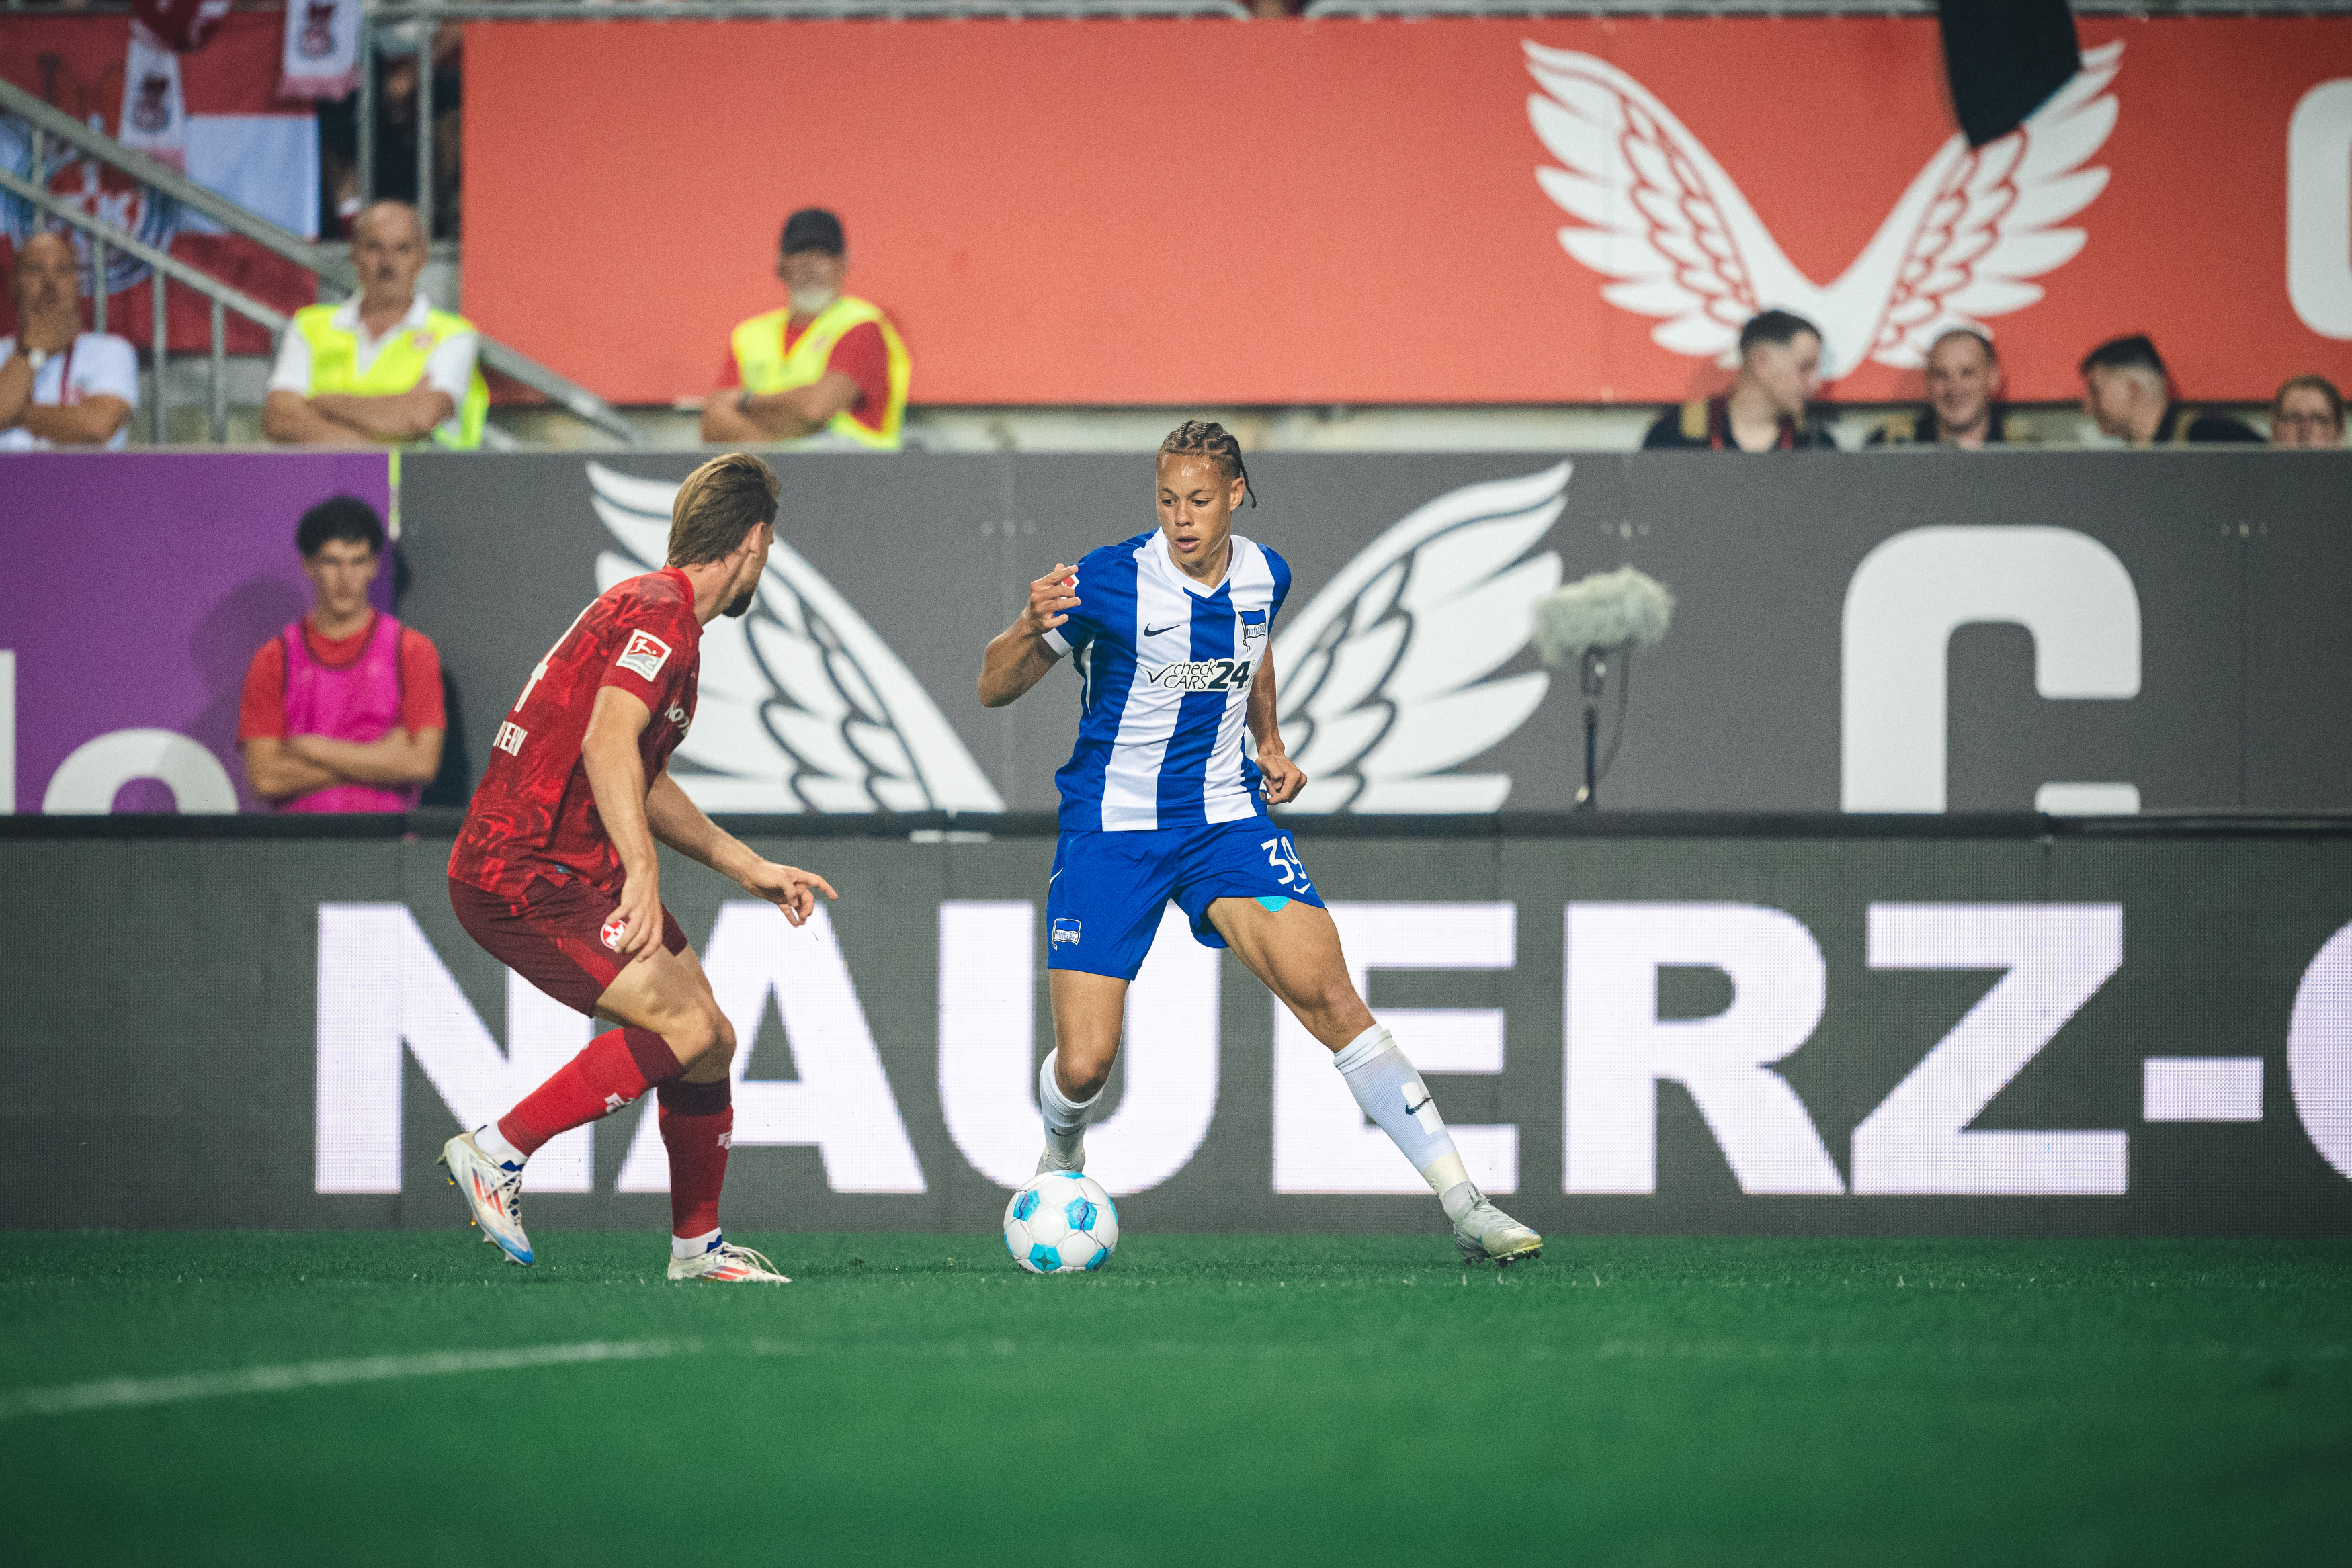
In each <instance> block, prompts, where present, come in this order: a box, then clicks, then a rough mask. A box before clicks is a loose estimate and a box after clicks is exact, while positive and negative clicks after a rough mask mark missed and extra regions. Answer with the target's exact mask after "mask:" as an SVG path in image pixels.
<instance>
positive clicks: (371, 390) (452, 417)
mask: <svg viewBox="0 0 2352 1568" xmlns="http://www.w3.org/2000/svg"><path fill="white" fill-rule="evenodd" d="M429 254H430V252H429V247H427V246H426V245H425V231H424V230H423V229H421V228H419V227H418V226H417V223H416V209H415V207H412V206H410V205H409V204H407V203H405V202H378V203H376V204H374V205H373V206H372V207H370V208H368V209H367V210H366V211H365V212H363V213H362V214H360V215H359V218H358V220H357V221H356V222H355V223H353V224H352V267H353V268H354V269H355V270H356V271H357V272H358V273H359V275H360V292H359V297H358V298H355V299H346V300H344V301H343V302H342V303H341V305H310V306H306V307H304V308H302V309H300V310H297V311H296V312H295V313H294V319H293V320H291V321H289V322H288V323H287V326H286V331H285V333H284V335H283V336H281V337H280V338H279V339H278V363H277V364H276V365H275V366H274V367H272V369H271V370H270V372H269V397H268V401H267V402H264V403H263V404H262V406H261V430H262V434H265V435H267V436H268V437H269V439H270V440H272V441H279V442H285V443H287V444H292V445H309V446H358V445H366V444H371V443H386V444H394V443H399V442H404V441H423V440H425V438H426V437H428V436H429V437H431V438H432V440H433V441H434V442H435V443H436V444H439V445H442V446H454V447H465V448H471V447H476V446H479V445H480V444H482V424H483V421H484V419H485V417H486V416H487V415H488V412H489V406H490V389H489V387H488V383H486V382H484V381H483V380H482V372H481V371H479V370H478V369H476V368H475V364H474V361H475V357H476V355H477V354H478V352H479V351H480V349H481V346H482V336H481V333H480V332H479V331H478V330H476V329H475V327H474V324H473V323H472V322H471V321H468V320H467V319H465V318H464V317H463V316H455V315H452V314H450V313H449V312H448V311H446V310H436V309H435V308H433V302H432V301H431V300H430V299H427V298H425V295H424V294H423V293H422V292H421V291H420V290H419V289H418V288H417V287H416V279H417V276H418V274H420V273H422V272H423V271H424V270H425V258H426V256H428V255H429Z"/></svg>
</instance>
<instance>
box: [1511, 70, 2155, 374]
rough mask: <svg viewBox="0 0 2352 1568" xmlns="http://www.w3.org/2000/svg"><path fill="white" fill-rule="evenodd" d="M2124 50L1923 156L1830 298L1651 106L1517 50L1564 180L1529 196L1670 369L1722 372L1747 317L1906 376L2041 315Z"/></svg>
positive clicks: (1668, 117)
mask: <svg viewBox="0 0 2352 1568" xmlns="http://www.w3.org/2000/svg"><path fill="white" fill-rule="evenodd" d="M1526 48H1527V54H1528V70H1529V71H1531V72H1532V73H1533V74H1534V76H1535V78H1536V82H1537V84H1538V86H1540V87H1541V88H1542V89H1543V91H1541V92H1539V93H1536V94H1533V95H1531V96H1530V97H1529V98H1528V120H1530V121H1531V122H1532V123H1533V125H1534V127H1535V131H1536V134H1537V136H1538V137H1540V138H1541V139H1542V141H1543V144H1544V145H1545V146H1546V147H1547V148H1549V150H1550V152H1551V154H1552V156H1553V157H1555V158H1557V159H1559V162H1560V163H1561V164H1563V165H1564V167H1561V168H1551V167H1548V166H1547V167H1541V168H1538V169H1537V171H1536V180H1537V182H1538V183H1539V184H1541V185H1542V186H1543V188H1544V193H1545V194H1547V195H1549V197H1551V199H1552V200H1553V201H1555V202H1557V203H1559V205H1560V206H1561V208H1562V209H1564V210H1565V211H1566V212H1567V213H1568V214H1569V215H1570V217H1573V218H1575V219H1577V220H1578V221H1579V222H1580V223H1581V224H1583V225H1586V226H1584V227H1581V228H1563V229H1561V230H1560V231H1559V243H1560V245H1561V246H1563V247H1565V248H1566V250H1567V251H1568V254H1569V255H1570V256H1574V257H1575V258H1576V259H1577V260H1578V261H1579V262H1581V263H1582V264H1583V265H1584V266H1586V267H1590V268H1591V269H1592V270H1593V271H1594V272H1597V273H1599V274H1601V276H1602V277H1609V278H1614V279H1616V281H1615V282H1612V283H1611V284H1609V285H1608V286H1607V287H1603V288H1602V289H1601V298H1604V299H1606V300H1608V301H1609V303H1611V304H1612V305H1614V306H1617V307H1619V308H1622V309H1625V310H1631V311H1633V312H1634V313H1636V314H1637V315H1643V316H1658V317H1664V324H1663V325H1661V326H1659V327H1658V328H1657V329H1655V330H1654V331H1653V332H1652V333H1651V334H1650V335H1651V337H1652V338H1653V339H1654V340H1655V341H1656V342H1657V344H1658V346H1659V347H1660V348H1663V349H1668V350H1673V351H1674V352H1675V353H1678V354H1693V355H1702V356H1708V357H1724V356H1727V355H1728V354H1730V353H1731V352H1732V351H1733V350H1734V349H1735V348H1736V346H1737V344H1738V340H1739V328H1740V324H1741V323H1742V322H1744V321H1746V320H1747V319H1748V318H1749V317H1750V316H1753V315H1755V314H1756V313H1757V312H1758V311H1759V310H1766V309H1772V308H1780V309H1786V310H1794V311H1796V312H1797V313H1798V314H1799V315H1801V316H1803V317H1806V318H1808V319H1811V320H1812V321H1814V322H1816V323H1818V324H1819V325H1820V327H1821V329H1822V332H1823V333H1824V334H1826V336H1827V341H1826V342H1825V343H1824V344H1823V353H1822V359H1823V371H1824V373H1825V374H1827V375H1828V376H1830V377H1832V379H1834V378H1835V377H1838V376H1842V375H1844V374H1846V373H1847V372H1848V371H1853V370H1854V369H1856V368H1858V367H1859V366H1860V365H1861V364H1862V363H1863V361H1864V360H1875V361H1878V362H1879V363H1880V364H1882V365H1891V366H1893V367H1895V368H1896V369H1898V370H1910V369H1913V368H1916V366H1918V365H1919V364H1920V363H1922V362H1923V361H1925V359H1926V357H1927V350H1928V348H1929V347H1930V346H1931V345H1932V344H1933V342H1934V340H1935V337H1936V334H1937V332H1938V331H1940V330H1942V329H1944V328H1945V327H1947V326H1949V325H1951V324H1954V323H1956V322H1960V321H1971V320H1978V321H1980V320H1982V319H1985V318H1987V317H1990V316H1999V315H2003V314H2005V313H2007V312H2009V311H2011V310H2018V309H2021V308H2024V307H2026V306H2028V305H2031V304H2032V303H2033V302H2034V301H2035V300H2037V299H2039V298H2042V287H2041V286H2040V285H2039V284H2036V283H2032V282H2029V281H2027V280H2028V279H2030V278H2034V277H2041V276H2042V274H2043V273H2046V272H2048V271H2050V270H2052V269H2053V267H2060V266H2063V264H2065V263H2066V262H2067V261H2069V260H2071V259H2073V257H2074V253H2075V252H2076V251H2078V250H2081V249H2082V248H2083V231H2082V230H2080V229H2074V228H2062V227H2059V226H2057V225H2060V224H2062V223H2063V222H2064V221H2065V220H2066V219H2068V218H2071V217H2073V216H2074V214H2077V213H2079V212H2081V211H2082V210H2083V209H2084V207H2085V206H2088V205H2089V204H2090V203H2091V200H2092V198H2094V197H2095V196H2096V195H2097V194H2098V193H2100V191H2102V190H2103V189H2105V186H2106V183H2107V172H2106V171H2105V169H2099V168H2086V167H2084V164H2085V163H2086V162H2088V161H2089V159H2090V158H2091V157H2092V155H2093V154H2095V152H2098V150H2099V148H2100V147H2101V146H2102V145H2104V144H2105V141H2106V140H2107V133H2108V132H2109V131H2113V130H2114V129H2115V124H2116V99H2115V95H2114V94H2112V93H2109V92H2108V91H2107V90H2106V89H2107V85H2108V84H2109V83H2110V82H2112V81H2114V80H2115V77H2116V70H2117V68H2118V66H2119V62H2120V61H2121V60H2122V57H2123V45H2122V44H2121V43H2112V44H2107V45H2104V46H2102V47H2099V48H2095V49H2093V50H2091V51H2090V52H2089V53H2087V54H2085V55H2084V57H2083V68H2082V70H2081V71H2079V72H2078V73H2076V75H2075V76H2074V79H2073V80H2071V81H2069V82H2068V83H2067V84H2066V85H2065V86H2064V87H2063V88H2061V89H2059V90H2058V93H2057V95H2056V96H2055V97H2053V99H2051V100H2050V101H2049V102H2048V103H2045V104H2043V105H2042V108H2041V109H2039V110H2036V111H2035V112H2034V114H2033V115H2032V118H2031V119H2029V120H2026V122H2025V123H2024V124H2023V125H2021V126H2020V127H2019V128H2018V129H2017V130H2015V131H2011V132H2010V133H2009V134H2008V135H2007V136H2004V137H2002V138H2001V139H2000V141H1994V142H1991V143H1989V144H1988V145H1986V146H1984V147H1980V148H1976V149H1973V150H1971V149H1970V148H1969V144H1968V141H1967V139H1966V138H1965V137H1961V136H1957V135H1956V136H1954V137H1953V138H1952V139H1951V140H1950V141H1947V142H1945V143H1944V145H1943V146H1942V147H1941V148H1939V149H1937V152H1936V155H1935V156H1934V157H1932V158H1930V159H1928V160H1927V167H1926V168H1925V169H1922V170H1921V171H1920V172H1919V173H1918V175H1917V177H1916V178H1915V179H1914V180H1913V181H1912V182H1911V186H1910V188H1909V189H1908V190H1906V191H1905V192H1904V193H1903V198H1902V200H1900V201H1899V202H1897V203H1895V210H1894V211H1893V212H1892V213H1890V214H1887V217H1886V221H1885V223H1883V224H1881V225H1879V228H1878V233H1877V234H1876V235H1874V236H1872V238H1871V241H1870V244H1869V245H1868V246H1866V247H1865V248H1864V251H1863V253H1862V256H1861V258H1860V259H1859V260H1857V261H1855V262H1854V264H1853V266H1852V267H1848V268H1847V269H1846V270H1845V273H1844V275H1843V277H1839V278H1838V280H1837V281H1836V282H1834V283H1832V284H1831V285H1829V286H1828V287H1822V286H1821V285H1820V284H1817V283H1815V282H1814V281H1813V280H1812V279H1811V278H1810V277H1806V276H1805V275H1804V274H1803V273H1801V272H1799V271H1798V270H1797V269H1796V267H1794V266H1792V265H1791V264H1790V261H1789V258H1788V257H1787V256H1783V255H1782V254H1781V253H1780V246H1778V245H1777V244H1775V243H1774V241H1773V239H1772V235H1771V234H1770V233H1769V231H1768V230H1766V228H1765V227H1764V225H1763V223H1762V222H1761V221H1760V220H1759V219H1758V217H1757V216H1756V214H1755V211H1754V209H1752V208H1750V207H1749V206H1748V199H1747V198H1746V197H1745V196H1743V195H1741V194H1740V192H1739V187H1738V186H1737V185H1735V184H1733V183H1731V179H1730V177H1729V176H1728V175H1727V174H1725V173H1724V172H1723V169H1722V167H1721V166H1720V165H1718V164H1717V162H1716V161H1715V160H1714V158H1713V157H1711V156H1709V155H1708V153H1707V151H1706V148H1705V147H1703V146H1701V145H1700V144H1699V142H1698V141H1697V139H1696V137H1694V136H1692V135H1691V133H1690V132H1689V131H1687V130H1685V128H1684V126H1683V123H1682V121H1681V120H1676V119H1675V116H1674V114H1673V112H1672V111H1671V110H1668V109H1667V108H1666V106H1665V105H1664V104H1663V103H1661V102H1659V101H1658V100H1657V99H1656V98H1654V97H1653V96H1652V95H1651V93H1650V90H1649V89H1647V88H1645V87H1643V85H1642V84H1641V83H1640V82H1637V81H1635V80H1634V79H1633V78H1632V77H1629V76H1627V75H1626V74H1625V73H1624V72H1623V71H1621V70H1619V69H1618V68H1616V67H1614V66H1612V65H1610V64H1608V63H1607V62H1606V61H1603V60H1599V59H1595V58H1594V57H1591V55H1583V54H1577V53H1574V52H1572V51H1570V50H1567V49H1547V48H1544V47H1541V46H1539V45H1537V44H1532V43H1530V44H1528V45H1526Z"/></svg>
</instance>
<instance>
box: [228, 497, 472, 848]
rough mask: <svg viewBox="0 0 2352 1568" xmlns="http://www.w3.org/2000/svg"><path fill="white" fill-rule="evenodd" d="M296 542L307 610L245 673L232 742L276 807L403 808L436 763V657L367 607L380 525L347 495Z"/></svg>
mask: <svg viewBox="0 0 2352 1568" xmlns="http://www.w3.org/2000/svg"><path fill="white" fill-rule="evenodd" d="M294 542H295V544H296V546H297V547H298V548H299V549H300V550H301V552H302V570H303V572H304V573H305V574H306V575H307V576H308V577H309V578H310V581H311V584H312V586H313V587H315V588H316V589H317V591H318V593H317V599H316V601H315V602H314V603H313V605H312V607H311V611H310V614H308V615H306V616H304V617H303V618H302V619H301V620H300V621H298V622H295V623H294V624H293V625H291V626H289V627H287V628H286V630H285V631H284V632H280V633H279V634H278V635H277V636H275V637H272V638H271V639H270V640H269V641H268V642H267V643H263V644H262V645H261V650H260V652H258V653H255V654H254V655H253V663H252V664H250V665H248V666H247V669H246V672H245V688H244V691H243V693H242V694H241V695H240V697H239V700H238V703H237V714H236V743H237V748H238V749H239V750H240V751H242V752H243V753H244V755H245V772H246V777H247V778H248V779H251V780H252V781H253V789H254V793H255V794H257V795H259V796H261V797H262V798H263V799H265V800H269V801H271V802H272V803H273V804H275V805H276V806H277V808H278V810H281V811H405V810H408V809H409V808H411V807H413V806H415V804H416V798H417V796H418V795H419V794H420V793H421V792H422V791H423V789H424V787H425V785H426V784H427V783H429V782H430V781H431V780H432V779H433V776H434V775H435V774H436V772H438V771H439V770H440V768H441V737H442V733H443V731H444V730H446V728H447V727H448V722H447V716H446V712H445V710H444V708H443V706H442V694H441V655H440V653H438V652H437V651H436V649H435V648H434V646H433V643H432V642H431V641H430V640H429V639H428V638H426V637H425V634H424V633H423V632H416V631H412V630H411V629H409V628H408V627H405V626H403V625H402V624H401V623H400V622H397V621H394V619H393V618H392V617H391V616H389V615H385V614H382V613H380V612H377V611H376V609H375V608H374V607H373V605H371V604H369V603H368V585H369V584H371V583H373V581H374V580H375V575H376V571H377V570H378V569H379V568H380V567H381V566H382V565H383V547H384V538H383V519H382V518H380V517H377V516H376V515H375V508H374V507H371V506H369V505H368V504H367V503H366V502H365V501H362V500H360V499H359V498H357V497H352V496H337V497H333V498H332V499H331V500H325V501H321V502H320V503H319V504H318V505H317V506H315V507H311V508H310V510H309V511H307V512H305V513H303V514H302V522H301V525H300V527H299V528H297V529H296V530H295V534H294Z"/></svg>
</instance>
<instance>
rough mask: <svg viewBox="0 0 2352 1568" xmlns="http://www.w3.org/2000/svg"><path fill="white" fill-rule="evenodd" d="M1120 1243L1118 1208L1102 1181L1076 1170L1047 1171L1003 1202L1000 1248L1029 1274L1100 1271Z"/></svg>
mask: <svg viewBox="0 0 2352 1568" xmlns="http://www.w3.org/2000/svg"><path fill="white" fill-rule="evenodd" d="M1117 1246H1118V1207H1117V1206H1115V1205H1114V1204H1113V1203H1112V1202H1111V1200H1110V1194H1108V1193H1107V1192H1105V1191H1104V1190H1103V1189H1102V1184H1101V1183H1100V1182H1098V1181H1097V1180H1095V1179H1094V1177H1092V1176H1085V1175H1082V1174H1081V1173H1079V1172H1077V1171H1047V1172H1046V1173H1045V1175H1044V1176H1036V1177H1034V1178H1033V1179H1032V1180H1031V1181H1030V1183H1029V1185H1028V1186H1024V1187H1023V1188H1022V1189H1021V1190H1020V1191H1019V1192H1016V1193H1014V1194H1013V1201H1012V1202H1011V1203H1008V1204H1006V1205H1005V1206H1004V1247H1005V1250H1006V1251H1008V1252H1011V1253H1012V1254H1013V1261H1014V1262H1016V1263H1018V1264H1020V1265H1021V1266H1022V1267H1023V1268H1024V1269H1026V1270H1029V1271H1030V1272H1031V1273H1032V1274H1079V1273H1084V1272H1086V1271H1087V1270H1089V1269H1099V1268H1101V1267H1102V1266H1103V1265H1104V1264H1105V1263H1107V1262H1108V1261H1109V1260H1110V1254H1111V1249H1112V1248H1114V1247H1117Z"/></svg>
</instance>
